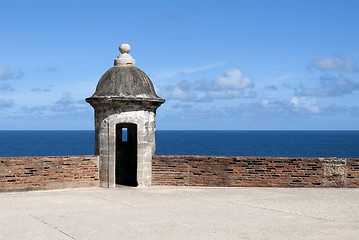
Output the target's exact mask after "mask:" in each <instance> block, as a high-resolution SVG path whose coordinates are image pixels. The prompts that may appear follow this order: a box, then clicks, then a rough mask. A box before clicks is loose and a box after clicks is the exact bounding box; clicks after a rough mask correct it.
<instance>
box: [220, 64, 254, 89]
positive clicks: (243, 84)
mask: <svg viewBox="0 0 359 240" xmlns="http://www.w3.org/2000/svg"><path fill="white" fill-rule="evenodd" d="M214 84H215V85H216V86H217V87H219V88H221V89H225V88H227V89H246V88H254V83H253V81H252V79H251V78H249V77H242V72H241V71H240V70H239V69H238V68H231V69H227V70H226V73H225V74H219V75H217V76H216V77H215V78H214Z"/></svg>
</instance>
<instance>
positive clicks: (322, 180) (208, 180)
mask: <svg viewBox="0 0 359 240" xmlns="http://www.w3.org/2000/svg"><path fill="white" fill-rule="evenodd" d="M152 184H153V185H173V186H218V187H232V186H233V187H359V158H347V159H337V158H289V157H223V156H171V155H168V156H167V155H166V156H158V155H157V156H154V157H153V166H152Z"/></svg>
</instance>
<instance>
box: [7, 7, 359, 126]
mask: <svg viewBox="0 0 359 240" xmlns="http://www.w3.org/2000/svg"><path fill="white" fill-rule="evenodd" d="M358 9H359V1H330V0H327V1H319V0H316V1H305V0H301V1H295V0H293V1H279V0H278V1H270V0H268V1H256V0H254V1H249V0H247V1H240V0H237V1H226V0H222V1H208V0H207V1H119V0H117V1H107V0H104V1H65V0H63V1H36V0H33V1H18V0H11V1H6V0H2V1H1V8H0V11H1V14H0V23H1V33H0V36H1V37H0V129H3V130H12V129H13V130H21V129H28V130H32V129H34V130H37V129H44V130H47V129H55V130H57V129H58V130H61V129H69V130H72V129H79V130H82V129H83V130H87V129H94V124H93V109H92V107H91V106H90V105H89V104H87V103H86V102H85V101H84V99H85V98H86V97H89V96H91V95H92V94H93V92H94V91H95V88H96V85H97V82H98V80H99V79H100V77H101V76H102V74H104V73H105V72H106V71H107V70H108V69H109V68H110V67H112V65H113V60H114V58H116V57H117V55H118V54H119V51H118V46H119V45H120V44H121V43H125V42H126V43H129V44H130V45H131V48H132V50H131V53H130V54H131V55H132V57H133V58H134V59H135V60H136V66H137V67H139V68H140V69H142V70H143V71H144V72H145V73H147V75H148V76H149V77H150V78H151V79H152V81H153V83H154V85H155V88H156V91H157V93H158V95H159V96H160V97H162V98H165V99H166V103H165V104H163V105H162V106H161V107H160V108H159V109H158V111H157V129H196V130H197V129H198V130H205V129H224V130H237V129H238V130H285V129H293V130H300V129H308V130H326V129H329V130H337V129H343V130H347V129H348V130H358V126H359V72H358V71H359V64H358V61H359V31H358V24H359V14H358Z"/></svg>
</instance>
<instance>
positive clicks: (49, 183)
mask: <svg viewBox="0 0 359 240" xmlns="http://www.w3.org/2000/svg"><path fill="white" fill-rule="evenodd" d="M98 171H99V169H98V156H56V157H1V158H0V192H1V191H22V190H39V189H58V188H73V187H89V186H98V185H99V176H98Z"/></svg>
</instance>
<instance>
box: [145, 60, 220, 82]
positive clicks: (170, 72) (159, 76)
mask: <svg viewBox="0 0 359 240" xmlns="http://www.w3.org/2000/svg"><path fill="white" fill-rule="evenodd" d="M223 65H224V63H216V64H211V65H205V66H199V67H189V68H171V69H162V70H158V71H155V72H153V73H152V74H149V75H150V77H151V79H153V80H163V79H166V80H168V79H169V78H172V77H175V76H179V75H185V74H189V73H195V72H200V71H205V70H209V69H212V68H216V67H220V66H223Z"/></svg>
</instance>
